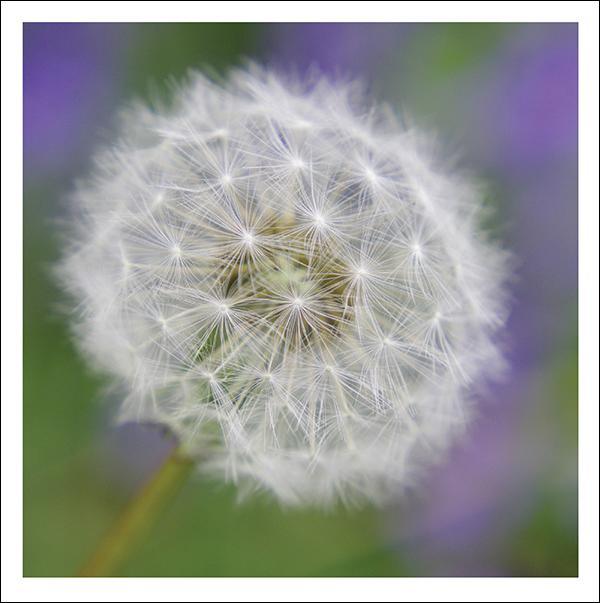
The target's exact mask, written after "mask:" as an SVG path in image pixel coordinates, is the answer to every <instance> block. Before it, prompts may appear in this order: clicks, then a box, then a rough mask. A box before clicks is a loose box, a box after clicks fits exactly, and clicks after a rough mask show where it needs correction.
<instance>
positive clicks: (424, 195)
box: [61, 67, 506, 504]
mask: <svg viewBox="0 0 600 603" xmlns="http://www.w3.org/2000/svg"><path fill="white" fill-rule="evenodd" d="M74 205H75V209H76V211H77V218H76V219H74V220H73V228H72V232H71V233H70V245H69V246H68V249H67V251H66V253H65V257H64V259H63V262H62V264H61V276H62V282H63V283H64V284H65V285H66V287H67V288H68V289H69V290H70V291H71V293H72V294H73V295H74V297H75V299H76V300H77V302H78V310H79V316H78V321H77V328H76V333H77V338H78V341H79V342H80V344H81V347H82V349H83V350H84V351H85V352H86V354H87V355H88V356H89V357H90V358H91V359H92V361H93V362H94V363H95V364H96V365H97V366H98V367H100V368H101V369H103V370H104V371H106V372H108V373H109V374H110V375H112V376H113V378H114V380H115V381H116V382H118V383H119V384H120V385H121V386H122V388H123V391H124V392H125V399H124V402H123V405H122V409H121V415H120V416H121V419H122V420H135V421H143V422H152V423H158V424H161V425H164V426H167V427H168V428H169V429H170V430H171V431H172V432H173V433H174V434H176V436H177V437H178V439H179V441H180V443H181V445H182V446H183V447H184V449H185V450H186V451H187V453H188V454H189V455H192V456H193V457H197V459H198V464H199V467H201V468H203V469H205V470H208V471H212V472H217V473H218V474H220V475H224V476H225V477H226V478H228V479H231V480H233V481H236V482H239V483H241V484H245V485H247V486H261V487H264V488H266V489H267V490H270V491H272V492H273V493H274V494H275V495H276V496H277V497H278V498H279V499H280V500H281V501H283V502H285V503H289V504H297V503H315V502H317V503H328V502H332V501H335V500H336V499H340V498H341V499H343V500H346V501H347V500H371V501H375V502H381V501H383V500H385V499H386V498H387V497H388V496H390V495H392V494H395V493H396V492H398V491H399V490H400V489H402V488H403V487H405V486H408V485H411V484H413V483H414V482H415V479H416V478H418V476H419V475H420V473H421V469H422V468H423V467H424V466H426V465H427V464H428V463H431V462H432V461H435V460H436V459H439V458H443V453H444V451H445V450H447V448H448V445H449V444H450V443H451V442H452V441H453V440H454V439H455V438H456V436H457V434H458V433H459V432H460V431H461V430H462V429H463V427H464V425H465V421H466V419H467V418H468V416H469V409H470V406H471V405H470V402H469V392H470V391H471V390H472V385H474V384H475V383H477V382H480V381H481V380H482V379H483V378H484V377H485V376H489V374H490V373H491V372H492V371H493V370H495V367H496V366H497V365H498V360H499V355H498V352H497V346H496V345H495V343H494V335H495V332H496V331H497V329H498V327H499V326H500V325H501V324H502V322H503V320H504V295H503V287H504V285H503V283H504V280H505V274H506V268H505V266H506V256H505V253H504V252H503V251H501V250H500V249H499V248H498V247H496V246H495V245H494V244H492V243H491V242H489V241H488V240H487V239H486V237H485V236H484V233H483V232H482V230H481V229H480V224H479V221H480V213H481V211H480V199H479V196H478V191H477V190H476V188H474V187H473V186H472V185H471V184H470V183H469V182H468V181H466V180H465V179H464V178H462V177H459V176H457V175H456V174H454V173H452V172H451V171H449V170H445V169H442V168H440V167H439V166H438V165H437V164H436V162H435V161H434V159H433V156H432V152H431V148H430V147H429V146H428V145H427V144H426V143H425V142H424V141H423V140H422V137H420V136H419V135H418V134H416V133H415V132H414V131H412V130H407V129H406V128H404V127H402V126H401V125H399V124H398V123H397V122H396V121H395V120H394V119H393V118H391V117H389V116H387V113H386V112H384V111H381V110H378V109H377V108H372V107H370V106H366V105H365V104H364V99H363V97H362V96H361V95H357V91H356V86H354V85H350V84H343V83H335V82H330V81H328V80H327V79H325V78H320V79H316V80H311V81H310V82H304V83H302V82H290V81H287V80H286V79H285V78H281V77H279V76H276V75H273V74H272V73H270V72H268V71H265V70H261V69H259V68H257V67H251V68H249V69H247V70H239V71H235V72H233V73H232V74H231V75H230V76H229V78H228V80H227V81H226V82H225V83H224V84H217V83H215V82H213V81H210V80H208V79H207V78H205V77H204V76H202V75H200V74H193V75H191V76H190V78H189V80H188V81H187V83H186V84H185V85H183V86H182V87H181V88H180V89H178V91H177V92H176V94H175V99H174V102H173V104H172V105H171V106H170V107H168V108H166V109H165V108H163V109H161V110H150V109H148V108H145V107H143V106H139V105H138V106H135V107H132V108H131V109H129V110H128V111H126V112H125V114H124V118H123V122H122V128H121V138H120V140H119V141H117V142H116V144H115V146H114V147H113V148H111V149H110V150H107V151H104V152H103V153H101V154H100V155H99V156H98V159H97V162H96V167H95V172H94V173H93V175H92V177H91V178H90V179H89V180H87V181H84V182H82V183H81V184H80V186H79V187H78V189H77V191H76V193H75V194H74Z"/></svg>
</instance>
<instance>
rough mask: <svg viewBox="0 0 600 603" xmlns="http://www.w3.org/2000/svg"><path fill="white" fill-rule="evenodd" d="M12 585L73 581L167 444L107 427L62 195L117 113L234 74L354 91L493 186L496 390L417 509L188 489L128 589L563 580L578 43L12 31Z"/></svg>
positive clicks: (573, 557)
mask: <svg viewBox="0 0 600 603" xmlns="http://www.w3.org/2000/svg"><path fill="white" fill-rule="evenodd" d="M23 33H24V39H23V52H24V69H23V82H24V96H23V103H24V105H23V107H24V197H25V198H24V207H23V212H24V275H23V276H24V300H25V303H24V325H23V332H24V574H25V575H27V576H69V575H73V574H74V573H75V572H76V571H77V569H78V567H79V566H80V564H81V563H82V561H83V560H84V559H85V558H86V557H87V556H88V555H89V553H90V552H91V551H92V550H93V548H94V546H95V544H96V543H97V541H98V539H99V538H100V537H101V535H102V534H103V533H104V531H105V530H106V529H107V527H108V526H109V525H110V523H111V521H112V520H113V519H114V517H115V516H116V515H117V514H118V512H119V510H120V509H121V508H122V506H123V504H124V503H125V502H126V501H127V499H128V498H129V497H130V495H131V494H132V493H133V492H134V491H135V490H136V489H137V488H138V487H139V485H140V484H141V483H142V482H143V481H144V480H145V479H147V477H148V476H149V475H150V474H151V473H152V471H153V470H154V469H155V468H156V467H157V465H158V464H159V463H160V462H161V459H162V458H163V457H164V456H165V454H166V453H167V452H168V450H169V448H170V446H172V442H169V441H168V440H166V439H164V437H163V436H162V435H161V434H160V433H158V432H156V431H154V430H152V429H150V428H145V427H140V426H132V425H130V426H122V427H117V426H115V425H114V424H113V422H112V419H111V416H112V407H111V404H110V403H106V399H105V398H104V395H103V393H102V392H103V386H104V385H105V382H104V381H103V380H102V378H100V377H98V376H96V375H93V374H91V373H90V372H89V371H88V370H87V369H86V367H85V365H84V363H83V362H82V360H81V359H80V358H79V357H78V355H77V354H76V352H75V350H74V348H73V346H72V343H71V341H70V337H69V334H68V329H67V325H66V322H65V320H64V316H63V313H62V308H61V305H62V304H63V303H64V299H63V298H62V296H61V293H60V291H58V289H57V288H56V286H55V284H54V283H53V279H52V264H53V262H54V261H55V260H56V258H57V256H58V254H59V238H58V236H57V233H58V231H59V230H60V226H59V222H60V218H61V216H63V215H64V213H63V212H64V206H63V201H62V200H63V199H64V196H65V194H66V193H67V192H68V191H69V188H70V187H71V185H72V182H73V179H74V178H76V177H77V176H79V175H82V174H84V173H85V170H86V169H87V167H88V166H89V162H90V155H91V153H92V151H93V149H94V147H95V146H96V145H97V144H99V143H101V142H102V141H104V140H107V139H108V137H109V135H108V132H109V131H110V128H111V125H112V123H113V118H114V113H115V111H116V110H117V109H118V108H119V106H120V105H121V104H122V103H123V102H126V101H127V100H129V99H131V98H132V97H142V98H151V97H152V96H154V95H156V94H161V93H164V91H165V90H167V89H168V86H167V81H168V80H169V79H170V78H178V77H180V76H182V75H184V73H185V72H186V70H187V69H188V68H189V67H206V68H208V69H211V70H213V71H216V72H217V73H221V72H223V71H225V70H226V69H227V68H228V67H229V66H230V65H234V64H239V63H240V61H242V60H243V59H244V58H246V57H250V58H254V59H257V60H259V61H261V62H266V63H268V64H272V65H275V66H278V67H279V68H283V69H291V68H293V69H296V70H299V71H300V72H302V71H303V70H305V69H308V68H310V67H311V66H314V65H316V66H318V67H319V68H320V69H322V70H323V71H325V72H326V73H329V74H332V75H340V74H341V75H355V76H357V77H361V78H363V79H365V81H366V82H367V83H368V85H369V87H370V88H371V90H372V91H373V93H374V94H375V95H376V96H377V97H378V98H379V99H381V100H384V101H387V102H389V103H390V104H392V105H394V106H395V107H397V109H398V110H399V111H402V112H404V113H407V114H408V115H410V116H411V117H412V118H413V119H414V120H415V121H416V122H417V123H419V124H421V125H422V126H423V127H424V128H426V129H429V130H432V131H435V132H437V133H438V135H439V138H440V139H441V140H442V141H444V145H445V148H446V149H447V151H448V152H449V153H453V154H454V153H457V152H460V154H461V156H462V158H463V163H464V165H466V166H469V167H472V168H473V169H474V170H475V171H476V173H478V174H479V175H481V176H482V177H483V178H484V179H485V181H486V182H487V185H488V193H487V197H488V198H487V203H489V204H490V205H491V206H493V207H494V209H495V224H494V226H495V228H496V229H497V232H498V234H499V236H500V237H501V238H502V239H503V240H504V241H505V243H506V245H507V246H508V247H509V248H511V249H512V250H513V251H514V253H515V256H516V258H517V264H518V265H517V275H516V279H515V281H514V284H513V298H514V299H513V305H512V313H511V316H510V320H509V324H508V329H507V338H506V348H507V357H508V361H509V370H508V373H507V376H506V379H505V380H504V381H503V382H501V383H499V384H493V385H492V387H490V388H489V391H488V393H487V394H486V395H485V396H483V398H482V400H481V404H480V408H481V412H480V416H479V418H478V419H477V421H476V422H475V424H474V425H473V428H472V429H471V432H470V435H469V437H468V438H467V440H466V441H465V442H463V443H462V444H461V445H460V446H457V448H456V449H455V450H454V451H453V453H452V455H451V457H450V459H449V460H448V462H447V463H446V464H445V465H443V466H441V467H439V468H437V469H435V470H434V471H432V473H431V474H430V476H429V478H428V480H427V483H426V485H425V488H424V490H423V491H422V492H420V493H419V494H418V495H414V496H411V497H409V498H408V499H405V500H403V501H401V502H399V503H398V504H396V505H394V506H392V507H389V508H387V509H384V510H376V509H363V510H350V511H347V510H341V509H337V510H334V511H331V512H328V513H323V512H318V511H297V510H294V511H290V510H282V509H280V508H278V507H277V506H276V505H275V504H274V503H273V502H271V501H269V500H268V499H265V498H260V497H259V498H258V499H253V500H251V501H249V502H246V503H245V504H243V505H239V504H238V503H237V502H236V493H235V489H234V488H232V487H229V486H223V485H221V484H217V483H212V482H208V481H203V480H199V479H195V480H192V481H190V482H189V483H188V484H187V485H186V486H185V488H184V490H183V491H182V492H181V494H180V495H179V496H178V498H177V499H176V501H175V503H174V504H173V506H172V507H171V508H170V509H169V510H167V512H166V513H165V514H164V516H163V517H162V519H161V522H160V524H159V525H157V526H156V528H155V529H154V530H153V532H152V533H151V534H150V536H149V538H148V539H147V541H146V542H145V543H144V544H143V545H142V547H141V549H140V550H139V551H138V554H137V555H136V556H135V558H134V559H132V560H131V561H130V562H129V563H128V564H127V565H126V566H125V567H123V569H122V573H123V575H129V576H573V575H576V574H577V25H576V24H481V23H480V24H477V23H473V24H460V23H451V24H416V23H415V24H335V23H334V24H239V23H238V24H102V23H98V24H89V23H83V24H78V23H71V24H61V23H52V24H46V23H27V24H25V25H24V32H23Z"/></svg>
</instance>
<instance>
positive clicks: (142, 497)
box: [78, 448, 193, 576]
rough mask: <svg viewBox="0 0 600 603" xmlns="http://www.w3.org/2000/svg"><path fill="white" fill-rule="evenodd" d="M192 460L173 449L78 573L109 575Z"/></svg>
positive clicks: (177, 486)
mask: <svg viewBox="0 0 600 603" xmlns="http://www.w3.org/2000/svg"><path fill="white" fill-rule="evenodd" d="M192 466H193V463H192V461H191V460H190V459H189V458H187V457H186V456H184V455H183V454H182V453H181V451H180V450H179V449H178V448H176V449H175V450H173V452H172V453H171V454H170V455H169V456H168V457H167V459H166V460H165V461H164V463H163V464H162V465H161V466H160V467H159V468H158V470H157V471H156V473H155V474H154V475H153V476H152V477H151V478H150V480H149V481H148V482H147V483H146V485H145V486H143V487H142V489H141V490H140V491H139V492H138V493H137V494H136V495H135V496H134V498H133V499H132V500H131V501H130V502H129V503H128V505H127V506H126V507H125V509H124V510H123V512H122V514H121V516H120V517H119V518H118V519H117V520H116V522H115V523H114V524H113V525H112V527H111V528H110V529H109V531H108V533H107V534H106V536H105V537H104V539H103V540H102V541H101V542H100V545H99V546H98V548H97V549H96V550H95V551H94V553H93V555H92V556H91V557H90V559H89V560H88V561H87V563H86V564H85V565H84V566H83V567H82V568H81V569H80V571H79V573H78V575H79V576H111V575H114V572H115V570H116V569H117V568H118V567H119V566H120V565H121V563H122V562H123V561H125V560H126V559H127V557H128V556H129V554H130V553H131V552H132V550H133V549H134V548H135V547H136V545H137V544H139V542H140V540H142V538H143V536H144V535H145V534H147V532H148V531H149V530H150V529H151V528H152V526H153V525H154V523H155V520H156V518H157V517H158V515H159V513H160V511H161V510H162V509H163V508H164V507H165V506H166V504H167V502H168V501H169V500H171V499H173V498H174V497H175V495H176V494H177V492H178V491H179V489H180V488H181V486H183V483H184V481H185V478H186V477H187V476H188V475H189V473H190V469H191V468H192Z"/></svg>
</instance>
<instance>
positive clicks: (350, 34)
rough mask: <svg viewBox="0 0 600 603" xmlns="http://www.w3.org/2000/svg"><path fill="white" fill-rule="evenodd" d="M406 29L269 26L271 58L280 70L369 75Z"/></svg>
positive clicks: (366, 25)
mask: <svg viewBox="0 0 600 603" xmlns="http://www.w3.org/2000/svg"><path fill="white" fill-rule="evenodd" d="M406 29H407V26H406V25H404V24H395V23H282V24H277V25H272V26H268V29H267V31H268V35H269V38H270V40H269V41H270V48H271V51H272V55H273V57H276V61H277V63H278V64H279V65H281V66H282V67H290V66H293V67H298V68H300V69H306V68H307V67H311V66H313V65H315V66H317V67H319V69H321V70H323V71H324V72H326V73H330V74H334V75H337V74H341V75H346V74H350V75H355V76H356V75H362V76H365V75H369V74H370V73H372V72H373V66H374V65H376V64H377V63H378V61H379V60H380V58H381V57H384V56H388V55H389V53H390V52H391V51H393V50H394V49H395V48H396V47H397V46H398V45H399V43H400V41H401V39H402V36H403V35H404V33H405V32H406Z"/></svg>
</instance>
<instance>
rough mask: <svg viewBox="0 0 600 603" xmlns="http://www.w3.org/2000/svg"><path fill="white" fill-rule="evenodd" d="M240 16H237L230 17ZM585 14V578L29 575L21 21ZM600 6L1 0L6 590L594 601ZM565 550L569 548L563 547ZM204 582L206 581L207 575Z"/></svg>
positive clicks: (65, 595) (19, 595)
mask: <svg viewBox="0 0 600 603" xmlns="http://www.w3.org/2000/svg"><path fill="white" fill-rule="evenodd" d="M232 15H233V16H234V17H235V18H234V19H232V18H231V16H232ZM77 20H79V21H157V22H161V21H231V20H235V21H264V22H269V21H404V22H407V21H531V22H535V21H540V20H543V21H545V22H550V21H577V22H579V60H580V93H579V103H580V112H579V123H580V124H581V126H582V127H580V129H579V135H580V139H579V151H580V153H579V171H580V178H579V185H580V186H579V273H580V275H582V278H581V279H580V289H579V324H580V325H583V327H584V328H583V329H580V356H579V362H580V422H579V425H580V431H579V438H580V439H579V444H580V445H579V457H580V458H579V460H580V464H579V476H580V480H579V487H580V489H579V504H580V512H579V521H580V541H579V542H580V577H579V578H577V579H575V578H565V579H561V578H554V579H545V578H536V579H526V578H524V579H494V578H486V579H472V578H464V579H463V578H458V579H445V578H436V579H415V578H402V579H369V580H366V579H318V580H316V579H303V580H302V579H294V580H293V581H292V580H286V579H270V580H266V579H202V578H193V579H179V578H174V579H169V580H167V579H118V580H114V579H103V580H92V579H86V580H77V579H44V578H35V579H34V578H29V579H23V578H22V577H21V576H22V569H21V560H22V481H21V472H22V464H21V455H22V416H21V404H20V400H21V399H22V364H21V363H22V354H21V350H22V332H21V322H22V295H21V292H22V288H21V283H22V207H21V203H19V201H18V200H20V199H22V182H21V174H22V129H21V123H22V122H21V117H22V92H21V85H22V78H21V73H22V22H23V21H77ZM598 108H599V105H598V5H597V3H596V2H545V3H541V2H485V3H481V2H477V3H475V2H369V3H365V2H345V3H341V2H286V3H275V2H210V3H209V2H165V3H163V2H144V3H141V2H86V3H75V2H11V3H6V2H5V3H3V4H2V204H1V210H2V222H1V227H2V239H1V241H2V243H1V244H2V600H3V601H136V600H148V601H204V600H206V601H230V600H244V601H313V600H314V601H340V600H347V601H397V600H409V601H442V600H443V601H539V600H544V601H597V600H598V508H599V507H598V472H599V471H598V441H599V437H598V200H599V189H598V164H599V157H598V110H599V109H598ZM557 554H560V551H557ZM199 580H201V582H199Z"/></svg>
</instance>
